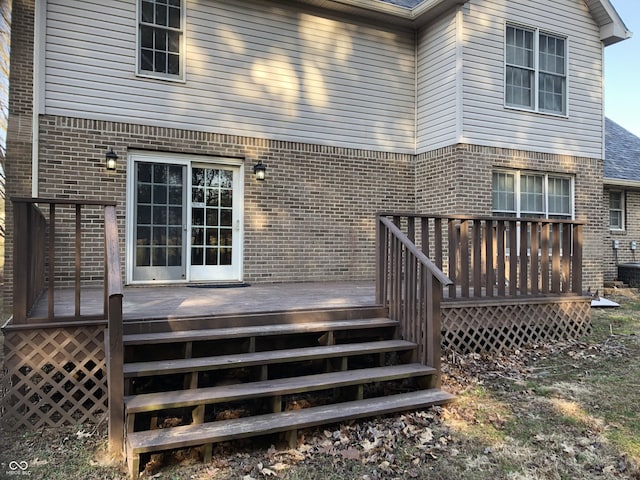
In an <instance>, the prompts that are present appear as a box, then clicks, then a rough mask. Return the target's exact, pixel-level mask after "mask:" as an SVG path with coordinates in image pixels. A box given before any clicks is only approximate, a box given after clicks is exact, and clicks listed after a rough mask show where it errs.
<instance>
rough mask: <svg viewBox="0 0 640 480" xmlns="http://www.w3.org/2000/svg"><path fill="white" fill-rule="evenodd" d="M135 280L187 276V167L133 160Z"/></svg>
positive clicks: (174, 278) (170, 278)
mask: <svg viewBox="0 0 640 480" xmlns="http://www.w3.org/2000/svg"><path fill="white" fill-rule="evenodd" d="M134 170H135V193H134V195H135V208H134V211H133V215H134V231H133V235H134V241H133V243H134V251H133V256H134V258H133V280H134V281H172V280H184V279H185V277H186V262H185V258H186V252H185V240H186V232H185V228H184V227H185V225H186V222H185V216H186V212H185V208H184V204H185V201H186V198H187V197H186V188H185V177H186V167H185V166H184V165H174V164H169V163H151V162H136V163H135V168H134Z"/></svg>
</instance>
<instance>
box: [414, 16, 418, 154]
mask: <svg viewBox="0 0 640 480" xmlns="http://www.w3.org/2000/svg"><path fill="white" fill-rule="evenodd" d="M418 30H419V29H418V28H416V29H414V30H413V155H414V157H415V156H416V155H418V60H419V59H418V47H419V45H418Z"/></svg>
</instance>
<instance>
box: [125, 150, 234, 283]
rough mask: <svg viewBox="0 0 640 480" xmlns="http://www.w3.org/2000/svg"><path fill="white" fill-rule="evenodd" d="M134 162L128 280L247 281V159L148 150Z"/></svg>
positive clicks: (130, 192) (131, 180) (138, 155)
mask: <svg viewBox="0 0 640 480" xmlns="http://www.w3.org/2000/svg"><path fill="white" fill-rule="evenodd" d="M230 162H231V161H230ZM130 165H131V167H132V168H131V169H130V170H129V171H130V172H132V175H131V178H130V179H129V182H130V186H129V200H130V201H129V202H128V205H130V208H129V210H128V215H129V222H128V227H129V228H128V231H129V235H128V237H129V242H128V245H129V249H128V252H127V258H128V267H129V270H128V275H127V277H128V279H129V281H130V282H132V283H149V282H173V281H184V282H188V281H198V282H201V281H213V282H217V281H235V280H241V279H242V235H241V233H242V211H241V210H242V184H241V166H240V165H237V164H233V163H224V161H219V162H215V163H213V162H211V163H210V162H203V161H202V160H201V159H200V158H199V157H198V158H197V159H194V158H193V157H177V158H171V157H169V156H160V155H157V156H153V155H150V154H132V159H131V163H130Z"/></svg>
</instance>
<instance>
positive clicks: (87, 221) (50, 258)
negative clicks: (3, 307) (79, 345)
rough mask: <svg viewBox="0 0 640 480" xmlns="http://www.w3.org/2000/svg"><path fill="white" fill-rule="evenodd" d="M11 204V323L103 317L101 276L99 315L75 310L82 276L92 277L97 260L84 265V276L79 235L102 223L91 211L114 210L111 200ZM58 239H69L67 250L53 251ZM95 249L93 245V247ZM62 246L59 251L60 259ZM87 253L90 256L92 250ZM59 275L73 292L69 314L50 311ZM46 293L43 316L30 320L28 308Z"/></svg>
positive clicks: (105, 311) (22, 200)
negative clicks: (68, 283) (12, 224)
mask: <svg viewBox="0 0 640 480" xmlns="http://www.w3.org/2000/svg"><path fill="white" fill-rule="evenodd" d="M12 202H13V219H14V220H13V221H14V240H13V245H14V247H13V323H14V324H15V325H20V324H27V323H45V322H54V321H74V320H100V319H105V318H107V314H108V301H109V296H108V288H107V287H108V285H107V277H106V275H105V276H104V280H103V285H104V305H103V309H102V310H103V311H102V312H101V313H98V314H96V313H95V312H93V313H90V314H86V313H84V312H82V311H81V308H80V307H81V301H80V300H81V298H80V295H81V286H82V283H83V281H84V278H83V274H84V275H85V277H87V278H88V277H90V278H94V277H95V271H96V261H97V260H96V261H94V260H93V259H91V260H90V261H84V264H85V271H84V272H83V269H82V268H83V260H86V259H83V255H84V254H85V253H86V250H89V249H90V248H91V245H89V246H86V247H85V249H84V250H83V235H84V233H85V230H87V229H91V230H94V229H95V224H96V223H101V222H100V220H101V219H100V218H96V217H97V215H96V212H95V210H96V209H100V208H103V209H104V211H105V216H106V211H107V210H108V209H113V210H114V211H115V202H102V201H91V200H71V199H51V198H13V199H12ZM47 206H48V208H47ZM61 236H64V237H65V239H66V238H68V240H69V242H70V243H71V244H72V246H71V247H68V246H67V245H58V246H59V248H58V249H57V248H56V245H57V244H59V243H60V242H61V240H60V237H61ZM85 243H89V242H85ZM95 245H96V243H95V242H94V245H93V248H94V249H95V248H96V247H95ZM98 245H99V243H98ZM61 248H62V249H64V254H62V255H61V253H60V249H61ZM92 254H93V255H94V256H95V252H94V253H92ZM61 256H62V257H63V258H60V257H61ZM100 256H102V255H101V254H100ZM105 268H106V261H105ZM118 275H120V274H118ZM61 276H64V278H65V281H64V282H70V283H71V284H72V285H73V288H74V296H75V299H74V303H75V308H74V315H72V316H69V315H59V314H57V313H56V311H55V294H56V287H57V286H58V285H59V284H62V283H64V282H63V281H62V280H60V277H61ZM45 291H46V292H47V305H48V307H47V313H46V315H44V316H42V315H41V316H39V317H37V318H36V317H34V316H30V315H29V314H30V311H31V309H32V308H33V306H34V304H35V303H36V301H37V300H38V298H39V297H40V296H41V295H42V294H43V293H44V292H45Z"/></svg>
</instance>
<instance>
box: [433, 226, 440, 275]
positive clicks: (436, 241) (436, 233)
mask: <svg viewBox="0 0 640 480" xmlns="http://www.w3.org/2000/svg"><path fill="white" fill-rule="evenodd" d="M433 249H434V251H435V252H434V256H435V262H436V266H437V267H438V268H439V269H440V270H442V219H441V218H434V219H433Z"/></svg>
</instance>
